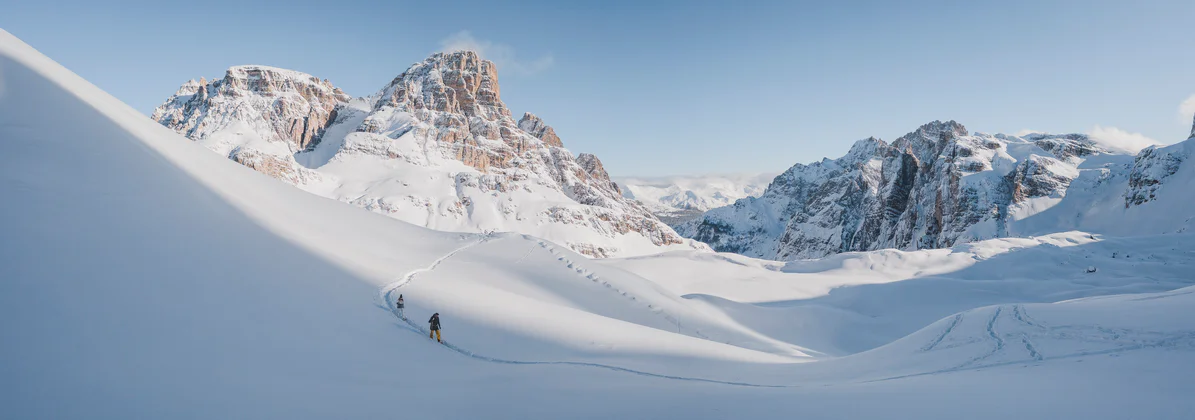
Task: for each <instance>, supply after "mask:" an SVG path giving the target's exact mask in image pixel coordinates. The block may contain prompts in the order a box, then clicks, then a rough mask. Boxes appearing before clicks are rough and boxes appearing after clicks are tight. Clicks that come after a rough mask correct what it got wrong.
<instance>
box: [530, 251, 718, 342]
mask: <svg viewBox="0 0 1195 420" xmlns="http://www.w3.org/2000/svg"><path fill="white" fill-rule="evenodd" d="M539 246H540V247H541V248H543V249H545V250H547V251H548V252H549V253H551V254H552V255H553V256H555V257H556V260H557V261H560V262H562V263H564V264H565V266H566V267H568V268H569V269H572V270H573V271H576V272H577V275H579V276H583V277H585V278H587V279H589V280H590V281H592V282H594V283H598V284H601V285H602V286H605V287H606V288H607V289H610V290H611V291H613V292H614V293H618V294H620V295H622V296H623V297H625V298H627V299H630V300H632V301H636V302H638V301H639V299H636V298H635V296H632V295H630V294H628V293H627V292H626V291H624V290H622V289H619V288H617V287H615V286H614V285H611V284H610V283H608V282H605V281H602V280H601V278H600V277H598V275H597V274H596V273H594V272H593V271H591V270H588V269H585V268H582V267H581V266H580V265H579V264H577V263H575V262H573V261H572V260H570V259H568V258H566V257H565V256H563V255H560V252H559V251H558V250H556V248H555V247H553V246H551V245H549V244H548V243H547V242H545V241H542V240H541V241H539ZM647 309H650V310H651V312H652V313H655V314H657V315H660V316H661V317H663V318H664V319H665V320H668V322H671V323H672V324H673V325H676V326H677V329H678V330H679V329H680V321H679V320H677V319H676V317H673V316H672V315H669V314H668V313H667V312H664V310H663V309H662V308H657V307H655V306H654V305H651V304H648V305H647ZM692 330H693V334H694V335H696V336H697V337H699V338H702V339H705V340H712V339H711V338H710V337H709V336H707V335H705V334H702V333H701V331H700V330H698V329H696V328H693V329H692ZM677 332H678V333H679V332H680V331H677ZM712 341H716V340H712Z"/></svg>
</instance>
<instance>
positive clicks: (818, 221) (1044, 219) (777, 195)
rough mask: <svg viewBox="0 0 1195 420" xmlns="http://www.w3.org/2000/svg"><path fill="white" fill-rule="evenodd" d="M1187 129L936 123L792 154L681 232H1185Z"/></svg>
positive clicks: (800, 251) (767, 240) (805, 244)
mask: <svg viewBox="0 0 1195 420" xmlns="http://www.w3.org/2000/svg"><path fill="white" fill-rule="evenodd" d="M1193 152H1195V128H1193V132H1192V139H1188V140H1187V141H1184V142H1182V143H1179V144H1175V145H1171V146H1166V147H1157V146H1153V147H1149V148H1146V149H1145V150H1142V151H1140V153H1136V154H1133V153H1132V152H1131V151H1127V150H1122V149H1120V148H1112V147H1105V146H1101V144H1100V143H1099V142H1097V141H1095V140H1093V139H1092V138H1089V137H1088V136H1087V135H1084V134H1062V135H1054V134H1043V133H1035V134H1029V135H1025V136H1020V137H1018V136H1011V135H1004V134H995V135H989V134H983V133H970V132H968V130H967V129H966V128H965V127H963V125H962V124H959V123H957V122H954V121H946V122H942V121H934V122H932V123H929V124H925V125H923V126H921V127H919V128H918V129H917V130H915V131H913V132H911V133H909V134H906V135H904V136H902V137H900V138H898V139H896V140H895V141H893V142H892V143H888V142H885V141H883V140H880V139H877V138H868V139H865V140H860V141H858V142H856V143H855V144H854V146H853V147H851V149H850V151H849V152H848V153H847V154H846V156H844V157H842V158H839V159H832V160H831V159H824V160H822V161H820V162H815V163H812V164H808V165H806V164H797V165H794V166H793V167H792V168H790V169H789V170H788V171H785V172H784V173H783V174H780V176H777V177H776V179H775V180H774V181H772V183H771V185H770V186H768V188H767V190H766V191H765V192H764V193H763V194H762V195H761V196H759V197H758V198H755V197H748V198H744V199H741V200H738V201H737V202H735V203H734V204H733V205H730V206H726V207H720V208H716V209H713V210H710V211H709V212H707V213H705V214H704V215H703V216H702V217H701V218H699V219H696V220H692V221H689V222H686V223H684V224H682V225H681V226H679V227H678V231H679V232H680V233H681V234H682V235H685V236H687V237H690V238H694V239H697V240H700V241H702V242H705V243H707V244H709V245H711V246H712V247H713V248H714V249H715V250H718V251H725V252H735V253H740V254H744V255H748V256H752V257H758V258H766V259H777V260H793V259H805V258H819V257H824V256H827V255H831V254H835V253H840V252H848V251H868V250H876V249H883V248H897V249H904V250H912V249H923V248H945V247H951V246H953V245H955V244H959V243H965V242H973V241H979V240H983V239H990V238H998V237H1010V236H1030V235H1039V234H1047V233H1053V232H1059V231H1067V230H1084V231H1090V232H1096V233H1109V234H1115V235H1145V234H1163V233H1172V232H1183V231H1185V230H1187V229H1189V228H1190V227H1191V226H1192V219H1193V217H1195V210H1192V207H1191V206H1190V203H1191V202H1192V199H1193V198H1195V164H1192V163H1189V161H1190V160H1191V156H1192V153H1193Z"/></svg>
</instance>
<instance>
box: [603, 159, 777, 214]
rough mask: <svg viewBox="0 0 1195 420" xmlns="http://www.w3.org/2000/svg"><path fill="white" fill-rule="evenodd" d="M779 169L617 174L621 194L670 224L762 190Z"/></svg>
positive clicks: (757, 194)
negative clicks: (632, 175) (774, 170)
mask: <svg viewBox="0 0 1195 420" xmlns="http://www.w3.org/2000/svg"><path fill="white" fill-rule="evenodd" d="M775 177H776V173H775V172H772V173H760V174H734V175H693V176H668V177H615V178H614V181H615V182H617V183H618V185H619V186H620V187H622V195H623V196H624V197H627V198H633V199H636V200H639V202H640V203H643V205H644V206H646V207H647V208H648V209H649V210H651V212H652V213H654V214H655V215H656V216H657V217H659V218H660V220H663V221H664V222H665V223H668V224H669V225H673V226H676V225H678V224H680V223H684V222H687V221H689V220H692V219H696V218H698V217H700V216H701V214H702V213H705V212H706V211H708V210H710V209H713V208H717V207H722V206H726V205H730V204H733V203H734V202H735V201H736V200H738V199H741V198H746V197H758V196H759V195H760V194H763V192H764V189H766V188H767V186H768V183H769V182H772V178H775Z"/></svg>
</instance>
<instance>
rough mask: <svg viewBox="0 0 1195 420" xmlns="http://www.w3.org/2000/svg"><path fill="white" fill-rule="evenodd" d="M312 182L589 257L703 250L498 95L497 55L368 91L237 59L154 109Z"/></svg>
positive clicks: (403, 212) (416, 71) (281, 175)
mask: <svg viewBox="0 0 1195 420" xmlns="http://www.w3.org/2000/svg"><path fill="white" fill-rule="evenodd" d="M152 118H153V119H154V120H155V121H158V122H159V123H161V124H162V125H164V126H167V127H169V128H171V129H173V130H175V131H177V132H178V133H180V134H183V135H185V136H187V137H188V138H190V139H192V140H195V141H197V142H199V143H201V144H203V145H204V146H207V147H208V148H209V149H211V150H213V151H215V152H217V153H219V154H221V155H224V156H228V158H230V159H232V160H234V161H236V162H239V163H241V164H243V165H245V166H248V167H250V168H253V169H254V170H257V171H258V172H262V173H265V174H267V175H270V176H273V177H275V178H278V179H280V180H283V181H286V182H288V183H290V184H294V185H296V186H298V187H300V188H302V189H305V190H307V191H310V192H313V193H316V194H319V195H322V196H325V197H329V198H333V199H336V200H339V201H344V202H348V203H352V204H354V205H357V206H360V207H364V208H366V209H369V210H371V211H374V212H377V213H381V214H385V215H387V216H390V217H393V218H396V219H399V220H403V221H406V222H409V223H413V224H417V225H421V226H425V227H429V228H432V229H436V230H445V231H453V232H473V233H482V232H494V231H498V232H518V233H525V234H532V235H535V236H537V237H542V238H545V239H548V240H550V241H553V242H555V243H558V244H561V245H564V246H566V247H568V248H570V249H573V250H575V251H578V252H581V253H583V254H586V255H588V256H591V257H608V256H618V255H623V256H625V255H643V254H650V253H655V252H659V251H662V250H675V249H705V248H706V247H705V245H703V244H700V243H697V242H694V241H691V240H687V239H684V238H681V237H680V236H678V235H677V234H676V233H675V232H674V231H673V230H672V229H671V228H669V227H668V226H667V225H665V224H663V223H661V222H660V221H659V220H657V219H656V217H655V216H653V215H652V214H651V213H650V212H649V211H648V210H647V209H645V208H643V207H642V206H641V205H640V204H638V203H637V202H635V201H634V200H629V199H626V198H624V197H622V194H621V192H620V191H619V189H618V186H617V185H615V184H614V183H613V182H612V181H611V180H610V177H609V175H608V174H607V173H606V171H605V169H604V168H603V167H602V163H601V161H600V160H598V158H597V157H596V156H594V155H591V154H585V153H582V154H580V155H577V156H574V155H573V154H572V153H571V152H569V151H568V150H567V149H564V146H563V144H562V143H561V140H560V138H559V137H558V136H557V135H556V132H555V130H553V129H552V127H550V126H548V125H547V124H546V123H544V121H543V120H541V119H540V118H539V117H537V116H535V115H533V114H530V113H527V114H524V115H523V117H522V118H521V119H519V120H517V121H516V120H515V119H514V118H513V117H512V115H511V111H510V110H509V109H508V108H507V107H506V105H505V104H504V103H503V102H502V100H501V98H500V97H499V87H498V73H497V68H496V67H495V65H494V64H493V63H492V62H490V61H488V60H483V59H481V58H480V57H478V56H477V54H475V53H473V52H468V51H458V52H452V53H437V54H435V55H432V56H431V57H429V58H427V59H426V60H424V61H422V62H419V63H416V64H414V65H412V66H411V67H410V68H409V69H407V70H406V71H405V72H403V73H402V74H401V75H399V76H398V77H396V78H395V79H394V80H393V81H391V82H390V83H388V84H387V85H386V86H384V87H383V88H382V89H381V90H379V91H378V92H377V93H375V94H374V95H371V96H369V97H365V98H356V99H352V98H350V97H349V96H348V95H346V94H344V93H343V92H341V91H340V89H338V88H336V87H334V86H333V85H332V84H331V83H329V82H328V81H327V80H320V79H318V78H315V77H313V76H311V75H308V74H305V73H300V72H296V71H291V70H284V69H278V68H273V67H266V66H237V67H233V68H230V69H228V71H227V72H226V74H225V76H224V77H223V78H220V79H214V80H212V81H211V82H208V81H206V80H204V79H200V81H194V80H192V81H189V82H187V83H185V84H183V86H182V87H180V88H179V90H178V92H176V93H175V94H174V95H173V96H171V97H170V98H169V99H167V100H166V102H165V103H163V104H162V105H161V106H159V107H158V108H157V109H156V110H155V111H154V114H153V116H152Z"/></svg>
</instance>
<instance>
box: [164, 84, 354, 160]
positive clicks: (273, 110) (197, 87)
mask: <svg viewBox="0 0 1195 420" xmlns="http://www.w3.org/2000/svg"><path fill="white" fill-rule="evenodd" d="M349 99H350V98H349V96H348V95H346V94H344V92H341V91H340V89H338V88H336V87H334V86H332V84H331V83H329V82H328V81H327V80H320V79H318V78H315V77H313V76H311V75H309V74H304V73H299V72H296V71H291V70H284V69H278V68H273V67H267V66H237V67H232V68H230V69H228V71H227V72H226V73H225V74H224V78H222V79H217V80H213V81H211V82H207V81H206V80H205V79H200V80H199V81H198V82H197V81H194V80H191V81H188V82H187V83H185V84H183V86H182V87H180V88H179V90H178V92H177V93H175V94H174V95H173V96H171V97H170V98H169V99H167V101H166V103H165V104H163V105H162V106H159V107H158V108H157V109H156V110H155V111H154V114H153V116H152V118H153V119H154V120H155V121H158V122H159V123H161V124H163V125H166V126H168V127H171V128H173V129H175V131H178V132H180V133H182V134H184V135H186V136H187V137H190V138H192V139H205V138H207V137H209V136H211V135H212V134H214V133H216V132H219V131H220V130H222V129H224V128H227V127H228V126H229V125H230V124H232V122H233V121H232V120H236V121H242V122H246V123H248V124H250V126H251V127H252V128H253V129H254V131H255V132H256V133H258V134H260V135H262V136H263V137H264V138H266V139H268V140H276V141H281V142H284V143H286V144H288V145H289V146H290V147H291V148H292V149H294V150H295V151H299V150H304V149H308V148H310V147H312V146H314V145H315V144H316V143H318V142H319V139H320V136H321V135H322V134H323V131H324V129H326V128H327V126H328V125H329V124H330V123H331V122H332V121H333V120H334V119H335V118H336V109H337V108H338V107H339V106H341V105H342V104H344V103H346V102H348V100H349Z"/></svg>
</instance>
